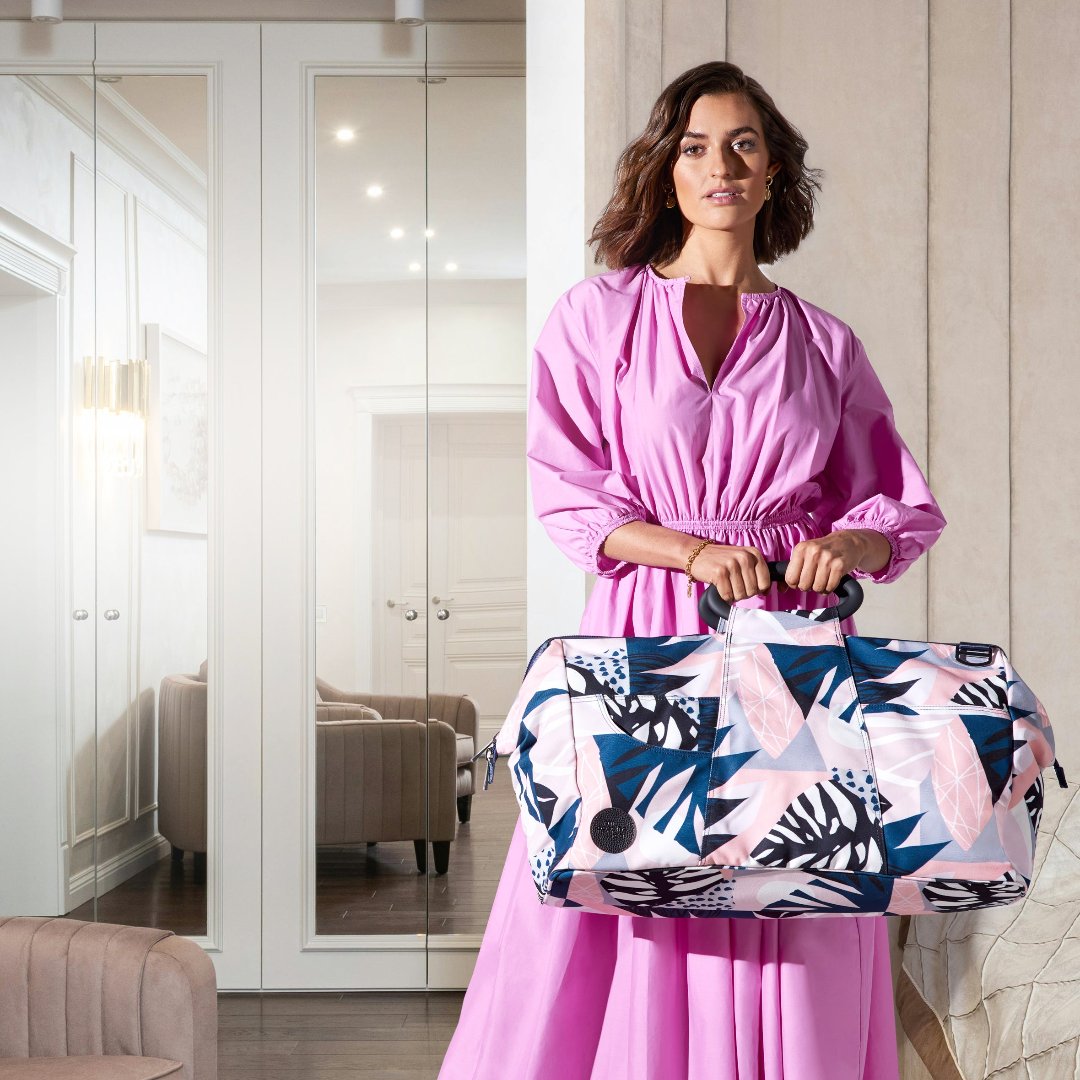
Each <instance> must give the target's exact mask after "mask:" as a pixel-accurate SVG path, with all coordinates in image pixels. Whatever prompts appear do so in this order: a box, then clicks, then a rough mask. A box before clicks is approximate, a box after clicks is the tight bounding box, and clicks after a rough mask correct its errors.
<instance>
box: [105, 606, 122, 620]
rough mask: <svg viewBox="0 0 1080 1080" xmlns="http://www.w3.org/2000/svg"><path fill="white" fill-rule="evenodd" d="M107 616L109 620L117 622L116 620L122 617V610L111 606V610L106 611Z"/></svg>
mask: <svg viewBox="0 0 1080 1080" xmlns="http://www.w3.org/2000/svg"><path fill="white" fill-rule="evenodd" d="M105 618H106V619H108V620H109V622H116V620H117V619H119V618H120V612H119V611H117V610H116V608H109V610H108V611H106V612H105Z"/></svg>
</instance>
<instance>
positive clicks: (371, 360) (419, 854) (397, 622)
mask: <svg viewBox="0 0 1080 1080" xmlns="http://www.w3.org/2000/svg"><path fill="white" fill-rule="evenodd" d="M314 98H315V100H314V125H313V130H312V132H311V135H312V139H313V143H314V154H315V185H314V191H315V199H316V202H315V300H316V303H315V312H314V314H315V356H314V360H315V363H314V368H315V378H314V387H315V392H314V412H313V424H314V450H315V503H314V510H315V554H316V560H315V610H316V618H315V624H314V625H315V677H316V678H315V702H314V709H315V720H314V736H315V766H316V768H315V791H314V798H315V822H314V824H315V835H314V836H313V837H311V838H309V839H310V840H311V841H313V843H314V851H315V862H316V876H315V897H314V900H315V930H316V933H317V934H319V935H323V934H329V935H365V936H368V935H375V936H380V937H382V936H387V935H411V936H412V937H414V938H415V936H416V935H419V934H422V933H423V931H424V925H425V918H424V916H425V900H426V896H425V889H424V877H423V870H424V868H425V802H424V766H425V747H426V740H427V733H428V729H427V722H426V716H427V715H428V714H427V709H426V698H425V694H426V689H427V634H428V626H429V622H430V617H431V616H430V612H429V610H428V606H427V604H426V594H427V591H428V589H427V581H426V571H425V552H426V549H427V546H428V541H427V504H428V486H427V475H426V469H425V461H426V456H427V453H426V441H427V432H426V428H425V400H426V396H427V370H426V369H427V333H426V326H427V324H426V319H425V296H426V291H427V281H426V269H427V268H426V261H425V245H426V239H425V235H424V228H425V218H424V179H425V139H424V82H423V79H422V78H417V77H415V76H409V75H406V76H385V77H384V76H376V75H318V76H317V77H316V79H315V84H314Z"/></svg>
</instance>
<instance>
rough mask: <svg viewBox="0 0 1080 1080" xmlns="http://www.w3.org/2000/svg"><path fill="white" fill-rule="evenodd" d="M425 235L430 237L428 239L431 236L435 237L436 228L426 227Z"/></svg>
mask: <svg viewBox="0 0 1080 1080" xmlns="http://www.w3.org/2000/svg"><path fill="white" fill-rule="evenodd" d="M424 235H425V236H426V237H428V239H430V238H431V237H433V236H434V235H435V230H434V229H425V230H424Z"/></svg>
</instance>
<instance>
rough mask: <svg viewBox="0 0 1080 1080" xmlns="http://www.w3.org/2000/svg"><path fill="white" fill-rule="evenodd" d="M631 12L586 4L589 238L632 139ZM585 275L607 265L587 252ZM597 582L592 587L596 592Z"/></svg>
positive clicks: (590, 0)
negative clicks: (628, 118)
mask: <svg viewBox="0 0 1080 1080" xmlns="http://www.w3.org/2000/svg"><path fill="white" fill-rule="evenodd" d="M625 37H626V13H625V10H624V6H623V4H622V3H621V2H620V0H585V100H584V102H583V103H582V104H583V107H584V110H585V235H584V236H583V237H582V242H583V243H584V241H585V240H587V239H588V236H589V233H590V232H592V228H593V225H594V224H595V223H596V219H597V218H598V217H599V216H600V214H601V213H602V212H603V209H604V207H605V206H606V205H607V201H608V199H610V198H611V192H612V190H613V188H614V184H615V162H616V161H617V160H618V157H619V154H620V153H622V149H623V147H624V146H625V145H626V143H627V141H628V140H629V138H630V135H629V131H628V128H627V123H626V80H627V73H626V61H625V57H626V50H625V48H624V42H625ZM581 257H582V260H583V261H584V263H585V268H584V271H583V273H584V274H599V273H603V271H604V270H606V269H607V267H606V266H604V265H602V264H600V263H596V262H594V259H595V251H594V249H593V248H591V247H584V248H582V255H581ZM591 586H592V581H591V580H590V583H589V587H590V589H591Z"/></svg>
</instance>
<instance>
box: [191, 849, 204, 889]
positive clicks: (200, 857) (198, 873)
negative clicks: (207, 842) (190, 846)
mask: <svg viewBox="0 0 1080 1080" xmlns="http://www.w3.org/2000/svg"><path fill="white" fill-rule="evenodd" d="M191 854H192V856H193V857H194V859H195V882H196V884H199V885H202V884H204V883H205V881H206V852H205V851H193V852H192V853H191Z"/></svg>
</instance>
